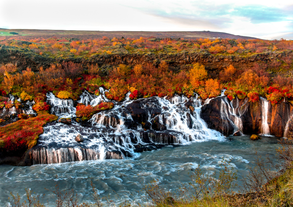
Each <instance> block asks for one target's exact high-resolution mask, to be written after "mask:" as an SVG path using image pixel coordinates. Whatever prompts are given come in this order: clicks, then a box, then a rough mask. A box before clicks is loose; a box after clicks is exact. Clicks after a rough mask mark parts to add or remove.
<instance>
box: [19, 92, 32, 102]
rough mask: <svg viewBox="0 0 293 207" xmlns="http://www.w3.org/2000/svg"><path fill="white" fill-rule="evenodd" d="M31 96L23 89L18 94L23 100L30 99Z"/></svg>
mask: <svg viewBox="0 0 293 207" xmlns="http://www.w3.org/2000/svg"><path fill="white" fill-rule="evenodd" d="M32 98H33V97H32V96H30V95H29V94H27V93H26V92H25V91H22V92H21V94H20V99H21V100H23V101H27V100H31V99H32Z"/></svg>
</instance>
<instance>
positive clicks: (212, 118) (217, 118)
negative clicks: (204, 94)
mask: <svg viewBox="0 0 293 207" xmlns="http://www.w3.org/2000/svg"><path fill="white" fill-rule="evenodd" d="M221 99H222V97H218V98H215V99H212V100H211V101H210V103H209V104H206V105H204V106H203V107H202V109H201V113H200V116H201V118H202V119H203V120H204V121H205V122H206V123H207V125H208V127H209V128H210V129H215V130H217V131H219V132H221V133H222V134H224V135H225V136H228V135H230V134H232V133H233V131H234V128H233V125H232V124H231V123H230V122H229V121H228V119H227V118H226V117H223V116H222V115H221V101H222V100H221Z"/></svg>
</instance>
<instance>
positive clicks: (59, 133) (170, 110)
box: [31, 88, 224, 164]
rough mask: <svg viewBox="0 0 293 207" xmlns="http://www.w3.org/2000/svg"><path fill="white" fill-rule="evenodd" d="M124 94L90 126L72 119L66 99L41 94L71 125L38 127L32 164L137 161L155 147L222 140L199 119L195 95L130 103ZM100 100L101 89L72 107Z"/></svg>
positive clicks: (69, 103)
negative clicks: (39, 128)
mask: <svg viewBox="0 0 293 207" xmlns="http://www.w3.org/2000/svg"><path fill="white" fill-rule="evenodd" d="M129 95H130V93H127V94H126V97H125V100H124V101H123V102H120V103H118V102H114V101H113V102H114V107H113V108H112V109H111V110H106V111H101V112H99V113H97V114H95V115H93V117H92V118H91V120H90V121H89V124H90V125H87V126H83V125H81V124H79V123H78V122H76V121H75V119H74V117H75V116H74V113H75V111H76V110H75V107H74V105H73V101H72V100H62V99H58V98H56V97H55V96H54V95H53V94H52V93H49V94H47V101H48V103H49V104H50V105H51V106H52V110H51V112H52V113H54V114H56V115H57V116H59V117H72V118H73V119H72V122H71V124H64V123H58V122H55V123H54V122H53V123H50V124H48V125H47V126H45V127H44V133H43V134H42V135H40V136H39V140H38V144H37V146H36V147H35V148H33V149H32V153H31V154H32V156H33V160H34V163H42V164H45V163H48V164H49V163H60V162H71V161H81V160H92V159H93V160H98V159H99V160H104V159H111V158H112V159H121V158H124V157H137V156H138V155H139V154H138V152H141V151H144V150H150V149H156V148H157V147H159V146H164V145H179V144H180V145H182V144H183V145H184V144H190V143H192V142H199V141H207V140H223V139H224V137H223V136H222V135H221V133H219V132H217V131H215V130H211V129H209V128H208V127H207V124H206V123H205V122H204V120H203V119H201V117H200V111H201V107H202V105H201V100H200V99H199V98H198V96H197V95H196V96H195V97H191V98H187V97H185V96H179V95H176V96H174V97H173V98H170V99H168V98H167V97H165V98H160V97H150V98H146V99H138V100H135V101H133V100H130V98H129ZM101 101H109V100H108V99H107V98H106V97H105V91H104V89H103V88H100V94H99V96H96V95H93V94H90V93H88V92H87V91H84V92H83V93H82V95H81V96H80V99H79V101H78V102H79V103H83V104H85V105H89V104H90V105H92V106H95V105H97V104H99V103H100V102H101ZM191 109H192V110H191ZM78 135H79V136H82V137H83V140H84V141H83V142H76V141H75V138H76V136H78Z"/></svg>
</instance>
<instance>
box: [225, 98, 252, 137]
mask: <svg viewBox="0 0 293 207" xmlns="http://www.w3.org/2000/svg"><path fill="white" fill-rule="evenodd" d="M247 102H248V100H245V102H244V103H243V104H242V106H240V105H239V99H238V98H236V99H233V100H232V101H231V102H229V101H228V98H227V97H223V98H222V100H221V108H220V112H221V118H222V120H227V121H228V122H229V123H230V124H231V125H232V126H233V128H234V133H235V132H240V133H241V134H242V131H243V123H242V119H241V116H242V115H243V114H244V113H245V111H246V109H247V106H246V105H247Z"/></svg>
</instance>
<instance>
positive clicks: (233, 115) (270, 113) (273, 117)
mask: <svg viewBox="0 0 293 207" xmlns="http://www.w3.org/2000/svg"><path fill="white" fill-rule="evenodd" d="M292 115H293V106H292V104H290V103H289V102H287V101H286V100H284V101H283V102H281V103H279V104H275V105H272V104H270V102H268V101H267V100H266V99H264V98H260V100H259V101H257V102H254V103H253V102H248V100H247V99H244V100H239V99H237V98H236V99H234V100H232V101H229V100H228V99H227V98H226V97H218V98H215V99H212V100H211V101H210V102H209V104H206V105H204V106H203V107H202V111H201V117H202V118H203V119H204V120H205V121H206V123H207V124H208V127H209V128H211V129H215V130H217V131H220V132H221V133H223V134H224V135H226V136H227V135H231V134H233V133H235V132H237V131H238V130H239V131H240V132H242V133H243V134H265V135H269V134H270V135H274V136H276V137H284V136H289V137H290V136H292V135H291V133H292V132H290V131H291V129H292V128H293V126H292V124H293V123H292V121H291V118H292Z"/></svg>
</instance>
